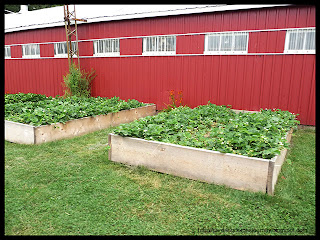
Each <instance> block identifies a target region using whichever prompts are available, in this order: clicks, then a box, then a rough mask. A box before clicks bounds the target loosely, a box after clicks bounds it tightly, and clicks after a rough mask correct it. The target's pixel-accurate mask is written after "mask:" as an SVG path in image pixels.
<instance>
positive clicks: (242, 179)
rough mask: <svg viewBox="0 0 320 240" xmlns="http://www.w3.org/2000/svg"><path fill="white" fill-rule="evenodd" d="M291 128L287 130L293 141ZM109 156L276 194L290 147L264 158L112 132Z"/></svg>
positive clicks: (128, 162) (113, 158)
mask: <svg viewBox="0 0 320 240" xmlns="http://www.w3.org/2000/svg"><path fill="white" fill-rule="evenodd" d="M291 135H292V130H291V131H290V132H289V133H288V134H287V141H288V142H290V140H291ZM109 146H110V150H109V159H110V160H111V161H114V162H119V163H124V164H128V165H133V166H145V167H147V168H149V169H151V170H154V171H158V172H162V173H167V174H172V175H175V176H180V177H185V178H189V179H194V180H200V181H204V182H208V183H215V184H222V185H226V186H228V187H231V188H235V189H239V190H250V191H254V192H263V193H268V194H270V195H273V193H274V187H275V184H276V182H277V179H278V175H279V172H280V169H281V166H282V164H283V162H284V159H285V156H286V153H287V149H284V150H282V151H281V154H279V155H277V156H275V157H274V158H272V159H270V160H268V159H262V158H255V157H246V156H241V155H237V154H229V153H220V152H217V151H210V150H205V149H199V148H193V147H186V146H180V145H176V144H170V143H163V142H156V141H148V140H144V139H139V138H132V137H121V136H119V135H115V134H109Z"/></svg>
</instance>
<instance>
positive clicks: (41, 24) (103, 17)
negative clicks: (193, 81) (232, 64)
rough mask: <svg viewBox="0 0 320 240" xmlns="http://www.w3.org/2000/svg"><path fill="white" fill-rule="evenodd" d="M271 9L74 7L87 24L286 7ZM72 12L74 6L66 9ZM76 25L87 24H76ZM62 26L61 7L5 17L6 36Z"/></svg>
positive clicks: (245, 6)
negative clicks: (29, 30)
mask: <svg viewBox="0 0 320 240" xmlns="http://www.w3.org/2000/svg"><path fill="white" fill-rule="evenodd" d="M287 5H290V4H273V5H262V4H260V5H225V4H224V5H221V4H220V5H82V4H80V5H77V4H76V5H75V8H76V17H77V18H83V19H87V23H93V22H101V21H113V20H121V19H133V18H145V17H158V16H170V15H180V14H192V13H203V12H215V11H228V10H240V9H251V8H265V7H276V6H287ZM69 10H70V11H73V5H71V6H69ZM77 23H78V24H87V23H83V22H77ZM63 25H64V10H63V6H58V7H53V8H45V9H40V10H34V11H29V12H24V13H14V14H5V32H15V31H21V30H28V29H37V28H47V27H55V26H63Z"/></svg>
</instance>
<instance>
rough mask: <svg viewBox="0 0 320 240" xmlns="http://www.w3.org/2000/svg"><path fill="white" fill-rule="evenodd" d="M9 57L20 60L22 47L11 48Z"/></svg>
mask: <svg viewBox="0 0 320 240" xmlns="http://www.w3.org/2000/svg"><path fill="white" fill-rule="evenodd" d="M11 57H12V58H21V57H22V47H21V46H11Z"/></svg>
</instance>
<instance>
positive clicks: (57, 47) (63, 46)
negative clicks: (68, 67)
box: [54, 42, 77, 57]
mask: <svg viewBox="0 0 320 240" xmlns="http://www.w3.org/2000/svg"><path fill="white" fill-rule="evenodd" d="M71 47H72V50H73V52H75V51H76V42H71ZM74 55H77V54H76V53H75V54H74ZM54 56H55V57H68V48H67V42H58V43H54Z"/></svg>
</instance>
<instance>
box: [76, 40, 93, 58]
mask: <svg viewBox="0 0 320 240" xmlns="http://www.w3.org/2000/svg"><path fill="white" fill-rule="evenodd" d="M78 44H79V56H92V55H93V42H91V41H90V42H79V43H78Z"/></svg>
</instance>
